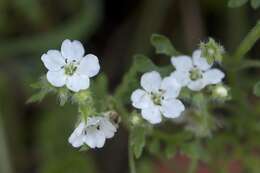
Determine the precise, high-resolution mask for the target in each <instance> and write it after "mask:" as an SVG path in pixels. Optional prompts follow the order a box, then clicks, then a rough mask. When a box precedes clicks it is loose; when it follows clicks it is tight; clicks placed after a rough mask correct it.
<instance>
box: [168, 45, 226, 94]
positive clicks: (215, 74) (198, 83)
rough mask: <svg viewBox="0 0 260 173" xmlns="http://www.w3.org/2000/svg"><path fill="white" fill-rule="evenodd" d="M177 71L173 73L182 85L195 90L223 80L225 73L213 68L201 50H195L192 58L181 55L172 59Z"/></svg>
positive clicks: (172, 75)
mask: <svg viewBox="0 0 260 173" xmlns="http://www.w3.org/2000/svg"><path fill="white" fill-rule="evenodd" d="M171 61H172V64H173V66H174V67H175V69H176V71H174V72H173V73H172V74H171V77H173V78H175V79H176V80H177V81H178V82H179V83H180V84H181V85H182V86H187V87H188V88H189V89H191V90H193V91H199V90H201V89H203V88H204V87H205V86H207V85H210V84H217V83H220V82H221V81H222V79H223V78H224V77H225V74H224V73H223V72H222V71H220V70H219V69H216V68H211V66H212V65H210V64H208V62H207V60H206V58H203V57H201V50H196V51H194V53H193V55H192V58H190V57H189V56H185V55H181V56H177V57H172V59H171Z"/></svg>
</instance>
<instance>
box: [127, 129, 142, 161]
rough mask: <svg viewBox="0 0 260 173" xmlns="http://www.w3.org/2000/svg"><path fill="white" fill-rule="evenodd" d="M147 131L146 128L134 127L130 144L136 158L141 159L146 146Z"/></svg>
mask: <svg viewBox="0 0 260 173" xmlns="http://www.w3.org/2000/svg"><path fill="white" fill-rule="evenodd" d="M145 136H146V130H145V128H144V127H141V126H137V127H133V129H132V130H131V134H130V140H131V141H130V144H131V147H132V148H133V152H134V155H135V157H136V158H140V156H141V155H142V152H143V149H144V146H145Z"/></svg>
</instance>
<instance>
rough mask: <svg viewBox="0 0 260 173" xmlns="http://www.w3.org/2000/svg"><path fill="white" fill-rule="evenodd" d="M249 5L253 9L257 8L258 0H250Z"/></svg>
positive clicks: (258, 5)
mask: <svg viewBox="0 0 260 173" xmlns="http://www.w3.org/2000/svg"><path fill="white" fill-rule="evenodd" d="M251 6H252V8H254V9H257V8H259V7H260V0H251Z"/></svg>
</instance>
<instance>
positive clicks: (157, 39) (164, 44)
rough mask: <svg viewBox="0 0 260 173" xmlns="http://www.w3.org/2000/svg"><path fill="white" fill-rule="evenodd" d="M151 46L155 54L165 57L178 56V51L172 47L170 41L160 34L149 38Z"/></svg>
mask: <svg viewBox="0 0 260 173" xmlns="http://www.w3.org/2000/svg"><path fill="white" fill-rule="evenodd" d="M150 41H151V44H152V45H153V46H154V48H155V50H156V53H158V54H165V55H167V56H174V55H178V54H179V53H178V51H177V50H176V49H175V48H174V47H173V45H172V43H171V41H170V40H169V39H168V38H167V37H165V36H163V35H160V34H153V35H152V36H151V40H150Z"/></svg>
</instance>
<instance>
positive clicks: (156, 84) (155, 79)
mask: <svg viewBox="0 0 260 173" xmlns="http://www.w3.org/2000/svg"><path fill="white" fill-rule="evenodd" d="M161 80H162V79H161V76H160V74H159V73H158V72H157V71H152V72H147V73H144V74H143V75H142V77H141V86H142V87H143V88H144V89H145V90H146V91H148V92H152V91H158V90H159V88H160V85H161Z"/></svg>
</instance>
